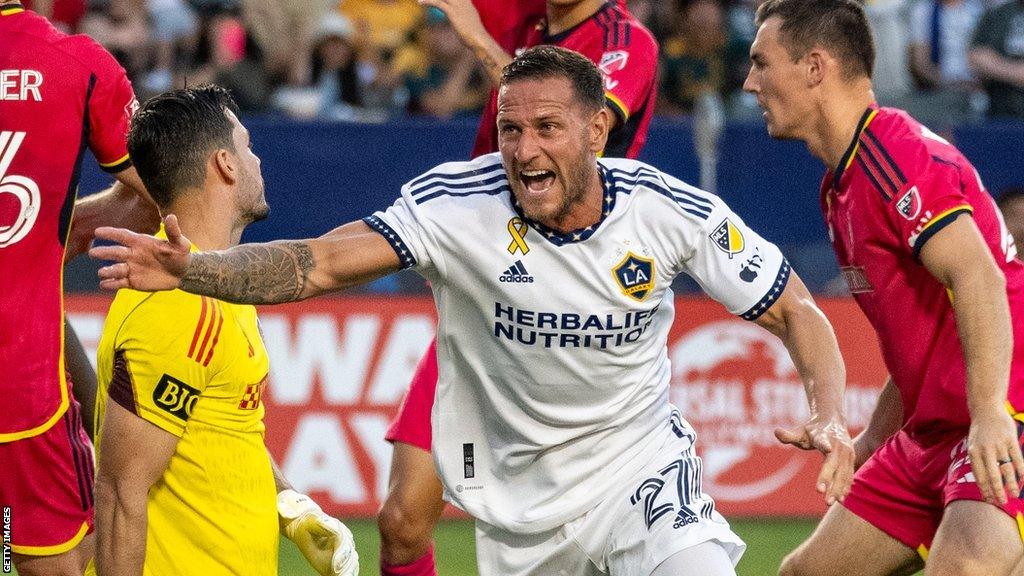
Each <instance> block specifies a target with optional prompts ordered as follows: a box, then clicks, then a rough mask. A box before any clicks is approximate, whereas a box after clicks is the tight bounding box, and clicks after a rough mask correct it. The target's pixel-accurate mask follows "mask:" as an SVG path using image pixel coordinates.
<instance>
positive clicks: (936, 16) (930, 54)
mask: <svg viewBox="0 0 1024 576" xmlns="http://www.w3.org/2000/svg"><path fill="white" fill-rule="evenodd" d="M983 10H984V8H983V6H982V4H981V0H917V1H916V2H915V3H914V4H913V5H912V6H911V9H910V73H911V75H912V76H913V78H914V82H915V83H916V84H917V87H918V88H920V89H921V90H922V91H923V92H922V93H921V94H919V97H918V98H917V101H916V102H914V103H912V106H911V110H910V112H911V113H912V114H913V115H914V116H915V117H918V118H921V119H922V120H923V121H925V122H926V123H928V122H931V121H937V120H940V119H941V120H942V121H956V120H959V119H962V118H965V117H966V116H967V114H968V113H969V112H970V111H971V108H970V107H971V100H970V98H971V95H972V94H973V93H974V92H975V91H976V90H977V88H978V83H977V80H976V79H975V78H974V74H973V73H972V72H971V68H970V66H969V65H968V62H967V49H968V44H969V42H970V37H971V34H972V32H973V31H974V27H975V26H976V25H977V23H978V20H979V18H981V14H982V11H983Z"/></svg>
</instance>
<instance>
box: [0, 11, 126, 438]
mask: <svg viewBox="0 0 1024 576" xmlns="http://www.w3.org/2000/svg"><path fill="white" fill-rule="evenodd" d="M0 38H2V39H3V40H2V41H0V44H2V45H3V49H2V50H0V286H2V289H3V306H2V307H0V366H2V367H3V368H2V370H0V398H3V400H4V405H5V406H7V407H9V409H8V410H6V411H5V412H4V417H3V418H0V442H5V441H11V440H17V439H19V438H25V437H29V436H33V435H36V434H39V433H42V432H44V431H45V430H46V429H48V428H49V427H50V426H51V425H52V424H53V423H54V422H56V421H57V419H59V418H60V416H61V415H62V414H63V413H64V411H65V410H66V409H67V406H68V398H67V386H66V380H65V374H64V353H63V351H64V323H63V293H62V286H61V280H62V269H63V263H64V243H65V241H66V239H67V234H68V230H69V228H70V224H71V215H72V208H73V206H74V202H75V197H76V195H77V193H78V177H79V170H80V167H81V163H82V154H83V153H84V152H85V148H86V146H88V147H89V149H91V150H92V151H93V154H95V156H96V158H97V159H98V160H99V162H100V164H101V166H102V167H103V168H104V169H105V170H107V171H109V172H117V171H119V170H123V169H125V168H127V167H128V166H129V165H130V162H129V160H128V152H127V149H126V142H125V136H126V134H127V131H128V122H129V119H130V115H131V112H132V111H133V109H134V106H135V105H136V101H135V96H134V94H133V93H132V87H131V84H130V83H129V82H128V79H127V77H126V76H125V72H124V70H123V69H122V68H121V66H119V65H118V64H117V62H116V61H115V60H114V58H113V57H112V56H110V54H108V53H107V52H106V51H105V50H103V48H101V47H100V46H99V45H98V44H96V43H95V42H93V41H92V40H90V39H89V38H88V37H86V36H68V35H65V34H63V33H61V32H58V31H57V30H56V29H54V28H53V26H51V25H50V23H49V22H47V21H46V19H44V18H42V17H40V16H38V15H36V14H34V13H32V12H28V11H25V10H23V9H22V8H21V7H20V6H18V5H17V4H14V5H12V4H7V5H5V7H4V8H3V10H0Z"/></svg>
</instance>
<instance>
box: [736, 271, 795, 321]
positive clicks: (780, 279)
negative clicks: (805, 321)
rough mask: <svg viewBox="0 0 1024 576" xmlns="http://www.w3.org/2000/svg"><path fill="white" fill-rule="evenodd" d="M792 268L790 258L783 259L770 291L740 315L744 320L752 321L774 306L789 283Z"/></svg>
mask: <svg viewBox="0 0 1024 576" xmlns="http://www.w3.org/2000/svg"><path fill="white" fill-rule="evenodd" d="M791 270H792V268H791V267H790V265H789V260H786V259H785V258H783V259H782V265H781V266H779V273H778V274H777V275H776V276H775V281H774V282H772V286H771V288H769V289H768V293H767V294H765V295H764V297H762V298H761V300H760V301H758V303H757V304H754V305H753V306H751V307H750V309H749V310H747V311H746V312H744V313H743V314H741V315H740V317H741V318H743V319H744V320H750V321H751V322H752V321H754V320H757V319H758V318H760V317H761V315H762V314H764V313H765V312H766V311H768V309H769V308H771V307H772V305H773V304H775V302H776V301H777V300H778V299H779V297H780V296H782V293H783V292H785V290H786V284H788V283H789V274H790V271H791Z"/></svg>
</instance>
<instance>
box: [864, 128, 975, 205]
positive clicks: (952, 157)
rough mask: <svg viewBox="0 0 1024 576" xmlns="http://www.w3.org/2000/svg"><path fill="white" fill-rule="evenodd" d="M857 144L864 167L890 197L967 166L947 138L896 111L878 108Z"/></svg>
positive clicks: (964, 159)
mask: <svg viewBox="0 0 1024 576" xmlns="http://www.w3.org/2000/svg"><path fill="white" fill-rule="evenodd" d="M858 145H859V147H858V151H857V154H858V156H860V157H861V161H862V165H863V166H864V167H865V168H866V169H867V170H868V172H870V173H871V174H872V175H874V178H875V181H877V182H878V185H879V186H881V187H882V188H883V189H885V190H884V191H886V192H889V193H890V194H889V195H892V194H895V193H896V192H898V191H899V190H900V189H902V188H903V187H904V186H905V185H906V184H907V183H908V182H909V183H917V182H919V181H922V180H926V179H930V178H932V177H934V176H935V175H936V174H937V173H941V172H944V171H948V170H952V171H959V170H960V169H961V168H962V167H964V166H966V165H968V164H967V160H966V158H964V156H963V155H962V154H961V153H960V151H959V150H957V149H956V147H955V146H953V145H952V144H951V143H949V142H948V141H947V140H946V139H945V138H943V137H941V136H939V135H938V134H936V133H934V132H932V131H931V130H930V129H929V128H928V127H926V126H924V125H923V124H921V123H920V122H918V121H917V120H915V119H914V118H913V117H912V116H910V114H908V113H907V112H905V111H903V110H900V109H896V108H879V109H878V112H877V113H876V115H875V117H874V118H873V119H872V120H871V122H870V123H868V125H867V126H866V127H865V129H864V130H863V131H862V132H861V135H860V140H859V142H858Z"/></svg>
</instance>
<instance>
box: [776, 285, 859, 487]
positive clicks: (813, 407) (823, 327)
mask: <svg viewBox="0 0 1024 576" xmlns="http://www.w3.org/2000/svg"><path fill="white" fill-rule="evenodd" d="M757 323H758V324H759V325H761V326H762V327H764V328H766V329H767V330H768V331H770V332H771V333H773V334H775V335H776V336H778V337H779V338H780V339H781V340H782V341H783V343H785V345H786V348H787V349H788V350H789V355H790V357H791V358H792V359H793V364H795V365H796V369H797V371H798V372H799V373H800V378H801V379H802V380H803V382H804V389H805V390H806V391H807V401H808V404H809V406H810V414H811V417H810V419H808V421H807V422H806V423H805V424H804V425H803V426H802V427H800V428H799V429H796V430H786V429H783V428H778V429H776V430H775V436H776V437H777V438H778V439H779V441H780V442H784V443H786V444H792V445H794V446H798V447H800V448H803V449H804V450H812V449H814V450H818V451H820V452H821V453H822V454H824V455H825V462H824V464H823V465H822V467H821V472H820V473H819V474H818V481H817V485H816V488H817V490H818V492H821V493H823V494H825V500H826V502H828V504H833V503H834V502H836V501H842V500H843V498H845V497H846V494H847V492H849V491H850V484H851V483H852V482H853V459H854V452H853V443H852V442H851V440H850V434H849V432H848V431H847V429H846V417H845V415H844V414H843V392H844V389H845V386H846V367H845V366H844V365H843V358H842V355H841V354H840V353H839V344H838V343H837V342H836V336H835V333H834V332H833V331H832V325H831V324H829V322H828V319H827V318H825V315H824V314H823V313H822V311H821V310H820V309H819V308H818V306H817V305H816V304H815V303H814V298H813V297H811V293H810V292H809V291H808V290H807V287H806V286H804V283H803V281H801V280H800V278H799V277H798V276H797V275H796V273H795V272H794V273H793V275H792V276H791V277H790V279H789V282H788V283H787V285H786V288H785V290H783V292H782V296H780V297H779V299H778V300H777V301H776V302H775V304H773V305H772V307H771V308H769V309H768V310H767V311H766V312H765V313H764V314H763V315H761V317H760V318H758V319H757Z"/></svg>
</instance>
